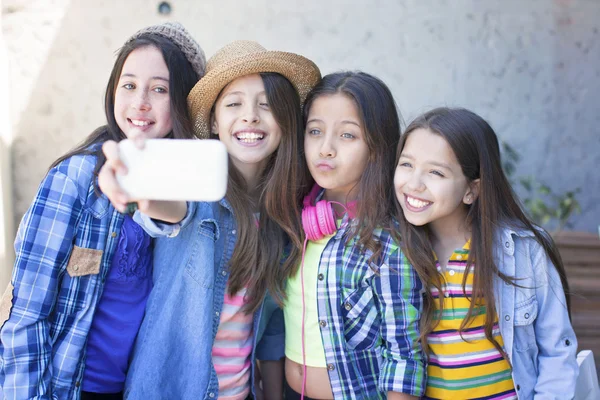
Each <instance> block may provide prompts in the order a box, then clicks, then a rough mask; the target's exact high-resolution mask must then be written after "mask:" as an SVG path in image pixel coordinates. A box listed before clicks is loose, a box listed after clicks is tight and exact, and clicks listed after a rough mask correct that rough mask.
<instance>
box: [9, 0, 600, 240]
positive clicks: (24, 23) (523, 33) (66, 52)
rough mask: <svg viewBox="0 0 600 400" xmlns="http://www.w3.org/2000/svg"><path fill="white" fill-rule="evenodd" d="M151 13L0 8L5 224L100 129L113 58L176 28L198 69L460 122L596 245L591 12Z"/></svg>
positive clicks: (599, 7) (137, 5)
mask: <svg viewBox="0 0 600 400" xmlns="http://www.w3.org/2000/svg"><path fill="white" fill-rule="evenodd" d="M158 3H159V2H158V1H147V0H129V1H126V2H125V1H122V0H120V1H117V0H104V1H103V0H98V1H91V0H72V1H67V0H38V1H28V2H26V5H22V4H23V2H22V1H16V0H4V3H3V6H2V11H3V15H2V19H3V21H2V22H3V31H4V35H5V40H6V42H7V47H8V53H9V57H10V59H11V66H12V69H11V72H10V82H11V87H10V90H11V94H10V97H11V103H12V105H13V108H12V109H11V119H12V128H13V129H12V131H13V140H12V150H11V151H12V156H13V163H12V165H13V171H12V177H13V183H14V193H13V199H14V208H15V210H14V219H15V221H18V220H19V219H20V217H21V215H22V214H23V212H24V211H25V210H26V208H27V207H28V205H29V203H30V202H31V199H32V196H33V195H34V193H35V190H36V187H37V185H38V184H39V181H40V179H41V178H42V177H43V175H44V173H45V171H46V169H47V167H48V165H49V164H50V163H51V162H52V161H53V160H54V159H55V158H56V157H58V156H59V155H60V154H61V153H63V152H65V151H66V150H67V149H69V148H70V147H72V146H73V145H74V144H76V143H77V142H79V141H81V140H82V139H83V138H84V137H85V136H86V135H87V134H88V133H90V132H91V131H92V130H93V129H94V128H95V127H97V126H98V125H99V124H101V123H102V121H103V115H102V96H103V90H104V86H105V85H106V81H107V79H108V75H109V73H110V69H111V67H112V63H113V61H114V51H115V50H117V49H118V47H119V46H120V45H121V44H122V43H123V41H124V40H125V39H126V38H127V37H128V36H129V35H130V34H132V33H133V32H134V31H135V30H137V29H138V28H141V27H143V26H145V25H148V24H153V23H157V22H161V21H167V20H177V21H180V22H182V23H183V24H184V25H185V26H186V27H187V28H188V29H189V30H190V31H191V32H192V34H193V35H194V36H195V37H196V38H197V39H198V41H199V42H200V43H201V44H202V46H203V47H204V49H205V51H206V53H207V55H209V56H210V55H212V54H213V53H214V52H215V51H216V50H217V49H218V48H220V47H221V46H223V45H224V44H226V43H228V42H230V41H232V40H235V39H254V40H258V41H259V42H260V43H262V44H263V45H264V46H265V47H267V48H270V49H284V50H288V51H293V52H299V53H301V54H304V55H306V56H308V57H309V58H312V59H313V60H314V61H315V62H316V63H317V64H318V65H319V66H320V67H321V68H322V71H323V72H324V73H328V72H333V71H336V70H340V69H362V70H365V71H367V72H370V73H373V74H375V75H378V76H379V77H381V78H382V79H383V80H384V81H385V82H386V83H388V85H389V86H390V88H391V89H392V91H393V93H394V95H395V96H396V99H397V102H398V104H399V106H400V109H401V111H402V113H403V115H404V118H405V119H407V120H410V119H411V118H412V117H414V116H416V115H417V114H418V113H420V112H422V111H425V110H427V109H429V108H431V107H434V106H438V105H461V106H466V107H469V108H472V109H473V110H475V111H476V112H478V113H480V114H482V115H483V116H484V117H485V118H487V119H488V120H489V121H490V122H491V124H492V125H493V126H494V127H495V128H496V130H497V132H498V134H499V135H500V136H501V137H502V138H503V139H505V140H506V141H508V142H509V143H511V144H512V145H513V146H514V147H515V148H516V149H517V150H519V151H520V152H521V154H522V155H523V160H522V162H521V163H520V164H519V173H520V174H533V175H535V176H536V177H537V178H539V179H541V180H543V181H545V182H547V183H548V184H550V186H551V187H552V188H553V189H555V190H556V191H563V190H569V189H573V188H577V187H579V188H582V190H583V192H582V193H581V195H580V201H581V203H582V207H583V209H584V212H583V214H582V215H581V216H579V217H576V218H575V220H574V222H575V226H574V227H575V228H576V229H579V230H587V231H590V232H597V229H598V225H599V224H600V208H599V207H598V205H597V200H598V199H599V198H600V174H598V173H597V166H598V164H599V162H600V129H599V128H598V125H599V122H600V113H599V112H598V110H599V108H598V104H600V45H599V43H600V33H599V29H600V22H598V21H600V1H598V0H528V1H527V2H524V1H517V0H505V1H499V0H496V1H492V0H490V1H478V0H447V1H444V0H427V1H423V0H420V1H417V0H389V1H383V0H372V1H369V2H365V1H358V0H355V1H341V0H331V1H323V0H305V1H303V2H293V1H287V0H269V1H266V0H256V1H252V2H241V1H234V0H205V1H203V2H197V1H192V0H172V1H171V6H172V13H171V15H170V16H168V17H164V16H160V15H159V14H158V13H157V6H158ZM10 7H12V8H10ZM9 8H10V9H9Z"/></svg>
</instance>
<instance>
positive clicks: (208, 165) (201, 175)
mask: <svg viewBox="0 0 600 400" xmlns="http://www.w3.org/2000/svg"><path fill="white" fill-rule="evenodd" d="M119 153H120V156H121V159H122V161H123V163H124V164H125V166H126V167H127V169H128V173H127V174H126V175H119V174H117V180H118V182H119V184H120V185H121V187H122V188H123V190H124V191H125V192H126V193H127V194H128V195H129V196H130V197H131V198H132V199H139V200H142V199H143V200H176V201H218V200H220V199H222V198H223V197H224V196H225V193H226V191H227V162H228V159H227V150H226V149H225V146H224V145H223V143H221V142H220V141H218V140H208V139H207V140H192V139H149V140H146V141H145V146H144V148H143V149H139V148H138V147H137V146H135V145H134V143H133V142H132V141H131V140H127V139H126V140H122V141H121V142H119Z"/></svg>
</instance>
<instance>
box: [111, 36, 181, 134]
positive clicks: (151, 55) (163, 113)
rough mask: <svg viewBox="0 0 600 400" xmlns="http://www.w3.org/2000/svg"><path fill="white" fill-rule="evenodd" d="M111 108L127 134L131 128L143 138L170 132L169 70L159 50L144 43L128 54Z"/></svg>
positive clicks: (118, 123) (171, 126) (171, 125)
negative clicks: (113, 104) (141, 133)
mask: <svg viewBox="0 0 600 400" xmlns="http://www.w3.org/2000/svg"><path fill="white" fill-rule="evenodd" d="M114 111H115V119H116V120H117V125H119V128H121V130H122V131H123V133H124V134H125V136H126V137H129V132H131V131H132V130H134V129H135V130H138V131H141V132H143V134H144V137H145V138H146V139H155V138H163V137H165V136H166V135H167V134H168V133H169V132H171V130H172V129H173V123H172V121H171V98H170V95H169V69H168V68H167V64H165V60H164V59H163V55H162V53H161V52H160V50H159V49H157V48H156V47H154V46H145V47H140V48H137V49H135V50H133V51H132V52H131V53H130V54H129V56H128V57H127V59H126V60H125V63H124V64H123V69H122V70H121V76H120V77H119V82H118V84H117V89H116V91H115V109H114Z"/></svg>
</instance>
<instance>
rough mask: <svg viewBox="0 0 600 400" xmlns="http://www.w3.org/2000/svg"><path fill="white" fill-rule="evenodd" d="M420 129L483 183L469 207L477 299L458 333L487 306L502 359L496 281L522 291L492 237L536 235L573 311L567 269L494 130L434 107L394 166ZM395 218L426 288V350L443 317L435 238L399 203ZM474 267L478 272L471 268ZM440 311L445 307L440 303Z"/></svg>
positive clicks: (488, 327) (467, 115)
mask: <svg viewBox="0 0 600 400" xmlns="http://www.w3.org/2000/svg"><path fill="white" fill-rule="evenodd" d="M416 129H426V130H428V131H430V132H432V133H434V134H437V135H440V136H441V137H442V138H444V139H445V140H446V142H447V143H448V145H449V146H450V147H451V148H452V151H453V152H454V154H455V156H456V158H457V160H458V162H459V164H460V166H461V169H462V173H463V174H464V175H465V177H466V178H467V181H468V182H469V183H471V182H473V181H474V180H476V179H479V180H480V181H479V185H480V186H479V194H478V196H477V198H476V199H475V201H474V202H473V203H472V204H471V205H463V206H464V207H467V217H466V221H465V225H466V226H467V227H468V228H469V229H470V231H471V246H470V251H469V258H468V261H467V268H466V270H465V280H463V290H464V287H465V285H466V276H467V274H468V273H469V271H470V270H472V271H473V294H472V299H471V304H470V306H469V311H468V313H467V315H466V317H465V319H464V320H463V322H462V324H461V327H460V329H459V331H460V332H462V331H463V329H465V328H466V327H467V326H468V324H469V323H470V322H471V320H472V319H473V318H474V311H473V310H474V307H476V306H477V305H478V304H480V303H481V302H482V301H483V302H485V304H486V308H487V314H486V321H485V326H484V330H485V336H486V338H487V339H488V340H489V341H490V342H492V343H493V344H494V347H496V349H498V351H500V353H501V354H503V355H504V357H505V358H506V355H505V354H504V351H503V350H502V347H501V346H500V345H499V344H498V342H497V341H496V340H495V339H494V338H493V334H492V332H493V326H494V319H495V316H496V311H497V310H496V307H495V302H494V290H493V289H494V288H493V280H494V276H496V275H497V276H499V277H500V278H501V279H502V280H503V281H504V282H506V283H508V284H511V285H515V286H519V282H518V281H517V280H515V278H514V277H510V276H506V275H505V274H503V273H502V272H500V270H499V269H498V266H497V265H496V264H495V262H494V258H493V255H494V243H495V241H494V235H495V233H496V230H497V229H498V228H499V227H512V228H515V229H526V230H529V231H531V232H532V233H533V234H534V235H535V239H536V240H537V241H538V242H539V243H540V245H541V246H542V247H543V248H544V250H545V252H546V254H547V255H548V257H549V258H550V260H551V261H552V263H553V264H554V266H555V267H556V269H557V271H558V274H559V276H560V280H561V282H562V285H563V290H564V292H565V297H566V301H567V304H566V307H567V310H568V311H569V312H570V308H571V307H570V298H569V286H568V283H567V277H566V273H565V268H564V265H563V263H562V260H561V257H560V254H559V252H558V249H557V248H556V245H555V244H554V242H553V240H552V238H551V237H550V235H549V234H548V233H547V232H546V231H544V230H543V229H542V228H541V227H539V226H536V225H534V224H533V222H532V221H531V220H530V219H529V218H528V217H527V215H526V214H525V212H524V211H523V209H522V207H521V205H520V203H519V201H518V200H517V196H516V195H515V193H514V191H513V189H512V187H511V185H510V183H509V181H508V179H507V177H506V175H505V174H504V171H503V170H502V163H501V159H500V146H499V144H498V138H497V136H496V133H495V132H494V130H493V129H492V128H491V126H490V125H489V124H488V123H487V122H486V121H485V120H484V119H483V118H481V117H480V116H478V115H477V114H475V113H473V112H471V111H469V110H465V109H461V108H436V109H434V110H431V111H429V112H427V113H425V114H423V115H421V116H420V117H418V118H416V119H415V120H414V121H413V122H412V123H411V124H410V125H409V126H408V127H407V128H406V131H405V133H404V134H403V135H402V138H401V140H400V143H399V144H398V151H397V156H396V164H397V163H398V160H399V158H400V155H401V154H402V150H403V149H404V145H405V144H406V140H407V139H408V137H409V136H410V135H411V133H412V132H413V131H415V130H416ZM396 214H397V218H398V221H399V222H400V226H401V234H402V247H403V250H404V252H405V254H406V256H407V257H408V259H409V260H410V262H411V264H412V265H413V267H414V268H415V269H416V270H417V272H418V274H419V276H420V277H421V279H422V280H423V283H424V285H425V286H426V287H427V292H426V302H425V310H424V312H423V316H422V319H421V342H422V343H423V347H424V348H426V349H427V346H426V344H427V335H428V334H429V333H431V331H432V330H433V329H434V328H435V326H436V325H437V324H438V322H439V318H441V310H440V313H439V314H438V319H437V320H435V318H434V317H433V314H434V307H433V295H432V291H431V289H432V288H433V287H435V288H436V289H437V290H438V291H439V292H438V293H440V296H442V294H443V289H442V286H441V276H440V275H439V273H438V271H437V268H436V264H435V259H434V255H433V254H434V253H433V247H432V244H431V235H432V233H431V232H430V230H429V228H428V226H427V225H425V226H423V227H417V226H414V225H412V224H410V223H409V222H408V221H407V220H406V218H405V217H404V214H403V212H402V209H401V207H400V205H399V203H398V202H396ZM474 263H476V264H477V268H473V265H474ZM440 306H442V302H440Z"/></svg>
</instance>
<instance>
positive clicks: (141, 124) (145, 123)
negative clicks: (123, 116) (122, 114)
mask: <svg viewBox="0 0 600 400" xmlns="http://www.w3.org/2000/svg"><path fill="white" fill-rule="evenodd" d="M127 121H129V122H130V123H131V124H132V125H135V126H139V127H141V128H143V127H145V126H148V125H152V124H154V122H151V121H141V120H139V119H131V118H127Z"/></svg>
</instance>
